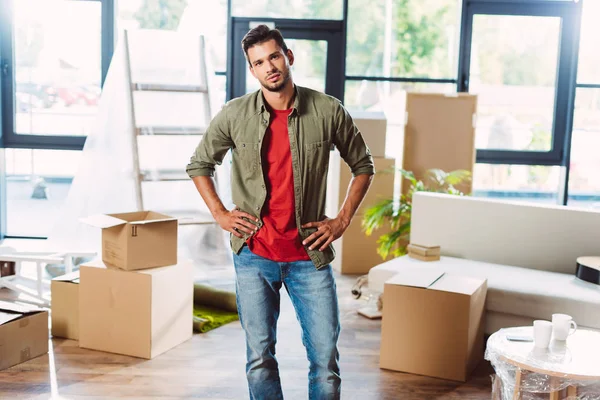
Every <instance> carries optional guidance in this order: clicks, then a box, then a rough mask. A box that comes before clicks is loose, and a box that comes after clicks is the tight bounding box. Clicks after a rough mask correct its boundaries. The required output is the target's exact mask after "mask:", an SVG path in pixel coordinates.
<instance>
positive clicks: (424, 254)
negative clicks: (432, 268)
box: [406, 243, 440, 261]
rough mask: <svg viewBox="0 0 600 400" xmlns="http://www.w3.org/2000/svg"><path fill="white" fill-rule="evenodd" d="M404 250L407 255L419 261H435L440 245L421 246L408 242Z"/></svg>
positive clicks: (437, 257)
mask: <svg viewBox="0 0 600 400" xmlns="http://www.w3.org/2000/svg"><path fill="white" fill-rule="evenodd" d="M406 250H407V251H408V256H409V257H412V258H416V259H417V260H421V261H437V260H439V259H440V246H422V245H418V244H414V243H410V244H409V245H408V246H407V247H406Z"/></svg>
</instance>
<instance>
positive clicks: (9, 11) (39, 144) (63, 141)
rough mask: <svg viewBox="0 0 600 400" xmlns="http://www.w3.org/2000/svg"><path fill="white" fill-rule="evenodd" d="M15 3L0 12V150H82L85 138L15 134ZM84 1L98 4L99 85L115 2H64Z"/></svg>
mask: <svg viewBox="0 0 600 400" xmlns="http://www.w3.org/2000/svg"><path fill="white" fill-rule="evenodd" d="M16 1H18V0H4V2H3V6H2V10H0V60H1V61H0V65H1V68H0V81H1V83H0V85H1V89H2V96H1V99H0V114H1V116H2V117H1V128H2V130H1V133H0V147H4V148H27V149H47V150H81V149H83V146H84V144H85V140H86V137H85V136H72V135H64V136H53V135H52V136H51V135H39V134H31V135H30V134H18V133H16V132H15V130H14V119H15V113H14V93H13V91H14V87H13V86H14V84H13V82H14V68H13V66H14V30H13V25H14V20H13V15H14V13H13V9H14V4H15V3H16ZM65 1H73V2H76V1H87V2H96V3H100V4H101V27H102V33H101V35H102V36H101V51H102V56H101V72H102V76H101V85H104V80H105V78H106V74H107V72H108V67H109V65H110V60H111V58H112V55H113V52H114V39H115V38H114V35H115V32H114V27H115V0H65Z"/></svg>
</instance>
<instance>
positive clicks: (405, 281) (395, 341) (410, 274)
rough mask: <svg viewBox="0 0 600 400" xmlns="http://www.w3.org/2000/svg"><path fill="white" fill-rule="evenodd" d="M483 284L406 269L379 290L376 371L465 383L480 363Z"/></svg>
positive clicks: (432, 271)
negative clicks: (390, 371)
mask: <svg viewBox="0 0 600 400" xmlns="http://www.w3.org/2000/svg"><path fill="white" fill-rule="evenodd" d="M486 293H487V281H486V280H485V279H479V278H470V277H464V276H457V275H452V274H448V273H444V272H443V271H441V270H440V269H439V268H437V267H433V266H426V265H423V266H418V267H406V268H404V269H402V272H400V273H398V274H397V275H395V276H394V277H393V278H391V279H389V280H388V281H387V282H386V283H385V285H384V293H383V321H382V330H381V354H380V367H381V368H385V369H391V370H395V371H402V372H409V373H413V374H418V375H427V376H432V377H437V378H443V379H449V380H455V381H462V382H465V381H466V380H467V378H468V377H469V374H470V373H471V372H472V371H473V369H474V368H475V367H476V366H477V364H478V363H479V362H480V361H481V360H482V358H483V349H484V342H483V332H484V330H483V328H484V320H483V318H484V304H485V297H486Z"/></svg>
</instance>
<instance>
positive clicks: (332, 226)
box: [302, 218, 348, 251]
mask: <svg viewBox="0 0 600 400" xmlns="http://www.w3.org/2000/svg"><path fill="white" fill-rule="evenodd" d="M347 227H348V224H346V223H344V222H343V221H342V220H341V219H339V218H333V219H331V218H325V219H324V220H323V221H320V222H309V223H307V224H304V225H302V228H317V231H316V232H314V233H313V234H312V235H310V236H309V237H307V238H306V239H305V240H304V241H303V242H302V244H303V245H307V244H310V246H309V247H308V249H309V250H314V249H316V248H317V247H319V246H320V248H319V251H323V250H325V249H326V248H327V246H329V245H330V244H331V243H332V242H333V241H334V240H336V239H339V238H340V236H342V234H343V233H344V231H345V230H346V228H347Z"/></svg>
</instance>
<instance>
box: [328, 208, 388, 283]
mask: <svg viewBox="0 0 600 400" xmlns="http://www.w3.org/2000/svg"><path fill="white" fill-rule="evenodd" d="M361 223H362V216H361V215H357V216H355V217H354V219H353V220H352V222H351V223H350V226H349V227H348V229H346V231H345V232H344V234H343V235H342V237H341V238H339V239H338V240H336V241H334V242H333V248H334V249H335V253H336V257H335V259H334V260H333V262H332V263H331V266H332V267H333V268H334V269H335V270H336V271H338V272H340V273H342V274H366V273H368V272H369V270H370V269H371V268H373V267H374V266H376V265H379V264H381V263H382V262H384V261H385V260H384V259H382V258H381V256H380V255H379V254H378V253H377V247H379V244H378V243H377V240H378V239H379V236H381V235H383V234H384V233H386V231H385V229H378V230H376V231H374V232H373V233H372V234H371V235H370V236H367V235H366V234H365V232H364V231H363V229H362V225H361Z"/></svg>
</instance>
